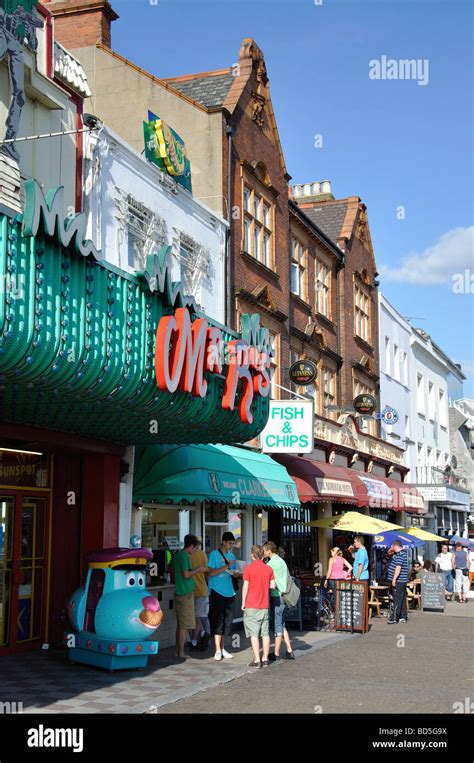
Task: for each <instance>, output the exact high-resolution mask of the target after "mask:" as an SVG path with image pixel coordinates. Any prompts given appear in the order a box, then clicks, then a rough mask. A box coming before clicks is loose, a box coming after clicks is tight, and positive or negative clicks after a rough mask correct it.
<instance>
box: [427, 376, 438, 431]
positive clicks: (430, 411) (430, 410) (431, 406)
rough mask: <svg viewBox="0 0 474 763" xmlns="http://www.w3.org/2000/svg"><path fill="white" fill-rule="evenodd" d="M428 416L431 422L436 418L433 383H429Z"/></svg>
mask: <svg viewBox="0 0 474 763" xmlns="http://www.w3.org/2000/svg"><path fill="white" fill-rule="evenodd" d="M428 416H429V417H430V419H431V421H434V420H435V416H436V404H435V388H434V384H433V382H430V381H429V382H428Z"/></svg>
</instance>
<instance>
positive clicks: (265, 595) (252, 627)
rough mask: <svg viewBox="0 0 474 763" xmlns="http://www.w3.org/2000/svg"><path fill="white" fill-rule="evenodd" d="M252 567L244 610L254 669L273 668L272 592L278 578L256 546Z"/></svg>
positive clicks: (246, 577)
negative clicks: (270, 624)
mask: <svg viewBox="0 0 474 763" xmlns="http://www.w3.org/2000/svg"><path fill="white" fill-rule="evenodd" d="M251 554H252V563H251V564H249V565H248V567H246V568H245V570H244V574H243V580H244V585H243V589H242V610H243V613H244V628H245V635H246V636H247V638H250V641H251V644H252V649H253V654H254V660H253V662H251V663H250V664H249V667H251V668H261V667H262V666H266V665H268V664H269V662H268V654H269V652H270V628H269V622H270V620H269V616H268V608H269V606H270V605H269V597H270V588H275V576H274V574H273V570H272V568H271V567H270V565H267V564H264V563H263V562H262V558H263V550H262V548H261V546H252V551H251ZM260 636H261V637H262V645H263V660H262V661H261V662H260V642H259V637H260Z"/></svg>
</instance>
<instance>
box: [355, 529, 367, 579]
mask: <svg viewBox="0 0 474 763" xmlns="http://www.w3.org/2000/svg"><path fill="white" fill-rule="evenodd" d="M352 556H353V557H354V568H353V575H354V580H355V582H356V583H359V581H361V580H368V579H369V556H368V554H367V550H366V548H365V542H364V538H363V536H362V535H356V536H355V538H354V551H353V552H352Z"/></svg>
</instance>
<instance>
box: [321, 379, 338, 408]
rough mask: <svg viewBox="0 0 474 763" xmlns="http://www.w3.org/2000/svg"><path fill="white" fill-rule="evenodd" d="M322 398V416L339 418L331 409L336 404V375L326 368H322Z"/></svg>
mask: <svg viewBox="0 0 474 763" xmlns="http://www.w3.org/2000/svg"><path fill="white" fill-rule="evenodd" d="M321 396H322V397H321V402H322V415H323V416H326V418H328V419H334V418H337V412H336V411H331V410H330V407H329V406H331V405H335V402H336V374H335V373H334V372H333V371H331V370H330V369H329V368H325V367H324V366H323V367H322V368H321Z"/></svg>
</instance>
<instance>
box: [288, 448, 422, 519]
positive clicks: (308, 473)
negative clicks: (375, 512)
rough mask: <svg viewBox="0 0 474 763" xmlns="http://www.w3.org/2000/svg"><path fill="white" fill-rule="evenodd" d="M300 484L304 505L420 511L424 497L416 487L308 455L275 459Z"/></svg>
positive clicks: (297, 486) (299, 488)
mask: <svg viewBox="0 0 474 763" xmlns="http://www.w3.org/2000/svg"><path fill="white" fill-rule="evenodd" d="M273 458H274V459H275V461H278V463H280V464H282V465H283V466H284V467H285V468H286V470H287V471H288V473H289V475H290V476H291V477H292V478H293V480H294V481H295V483H296V488H297V490H298V497H299V499H300V501H301V503H315V502H319V501H333V502H337V503H348V504H352V505H353V506H359V507H362V506H369V507H370V508H372V509H391V510H392V511H411V512H417V511H420V510H422V509H423V508H424V502H423V498H422V496H421V495H420V493H418V492H417V491H416V489H415V488H414V486H413V485H409V484H406V483H404V482H398V480H391V479H388V478H387V477H379V476H378V475H377V476H375V475H372V474H367V473H364V472H356V471H355V470H354V469H349V467H347V466H333V465H332V464H327V463H325V462H322V461H313V460H312V459H311V458H305V457H304V456H293V455H290V454H286V453H278V454H275V455H274V456H273Z"/></svg>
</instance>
